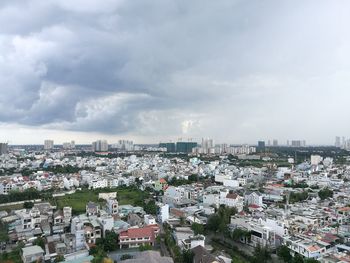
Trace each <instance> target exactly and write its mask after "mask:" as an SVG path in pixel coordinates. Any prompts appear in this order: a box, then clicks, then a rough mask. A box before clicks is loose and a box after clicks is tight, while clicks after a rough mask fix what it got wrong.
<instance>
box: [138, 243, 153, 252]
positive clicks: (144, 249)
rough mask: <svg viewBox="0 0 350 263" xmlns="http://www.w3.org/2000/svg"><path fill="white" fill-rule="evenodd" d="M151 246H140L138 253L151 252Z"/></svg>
mask: <svg viewBox="0 0 350 263" xmlns="http://www.w3.org/2000/svg"><path fill="white" fill-rule="evenodd" d="M152 249H153V248H152V246H151V245H150V244H145V245H141V246H139V250H140V251H146V250H152Z"/></svg>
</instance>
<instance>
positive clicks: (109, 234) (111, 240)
mask: <svg viewBox="0 0 350 263" xmlns="http://www.w3.org/2000/svg"><path fill="white" fill-rule="evenodd" d="M103 246H104V249H105V250H106V251H114V250H116V249H117V248H118V234H116V233H115V232H114V231H109V230H106V234H105V238H104V239H103Z"/></svg>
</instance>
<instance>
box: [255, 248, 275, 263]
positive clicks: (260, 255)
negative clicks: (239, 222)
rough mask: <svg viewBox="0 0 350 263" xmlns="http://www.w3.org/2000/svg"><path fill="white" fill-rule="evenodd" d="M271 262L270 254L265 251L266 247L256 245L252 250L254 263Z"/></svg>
mask: <svg viewBox="0 0 350 263" xmlns="http://www.w3.org/2000/svg"><path fill="white" fill-rule="evenodd" d="M270 260H271V253H270V251H269V250H268V249H267V247H261V246H260V245H258V246H257V247H255V249H254V261H255V262H262V263H268V262H270Z"/></svg>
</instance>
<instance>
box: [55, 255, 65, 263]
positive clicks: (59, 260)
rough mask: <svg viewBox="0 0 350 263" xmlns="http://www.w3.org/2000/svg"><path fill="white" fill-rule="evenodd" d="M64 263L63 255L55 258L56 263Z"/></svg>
mask: <svg viewBox="0 0 350 263" xmlns="http://www.w3.org/2000/svg"><path fill="white" fill-rule="evenodd" d="M62 261H64V256H63V255H58V256H57V257H56V258H55V263H57V262H62Z"/></svg>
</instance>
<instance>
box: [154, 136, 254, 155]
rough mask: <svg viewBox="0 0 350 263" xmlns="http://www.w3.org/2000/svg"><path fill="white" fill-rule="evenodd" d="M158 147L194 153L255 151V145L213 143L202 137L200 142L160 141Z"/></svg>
mask: <svg viewBox="0 0 350 263" xmlns="http://www.w3.org/2000/svg"><path fill="white" fill-rule="evenodd" d="M159 147H160V148H163V149H164V151H166V152H174V153H175V152H178V153H194V154H233V155H239V154H251V153H255V152H256V147H252V146H249V145H248V144H244V145H239V146H232V145H228V144H225V143H223V144H214V141H213V139H209V138H203V139H202V143H201V144H200V145H198V144H197V143H196V142H176V143H174V142H168V143H160V144H159Z"/></svg>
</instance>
